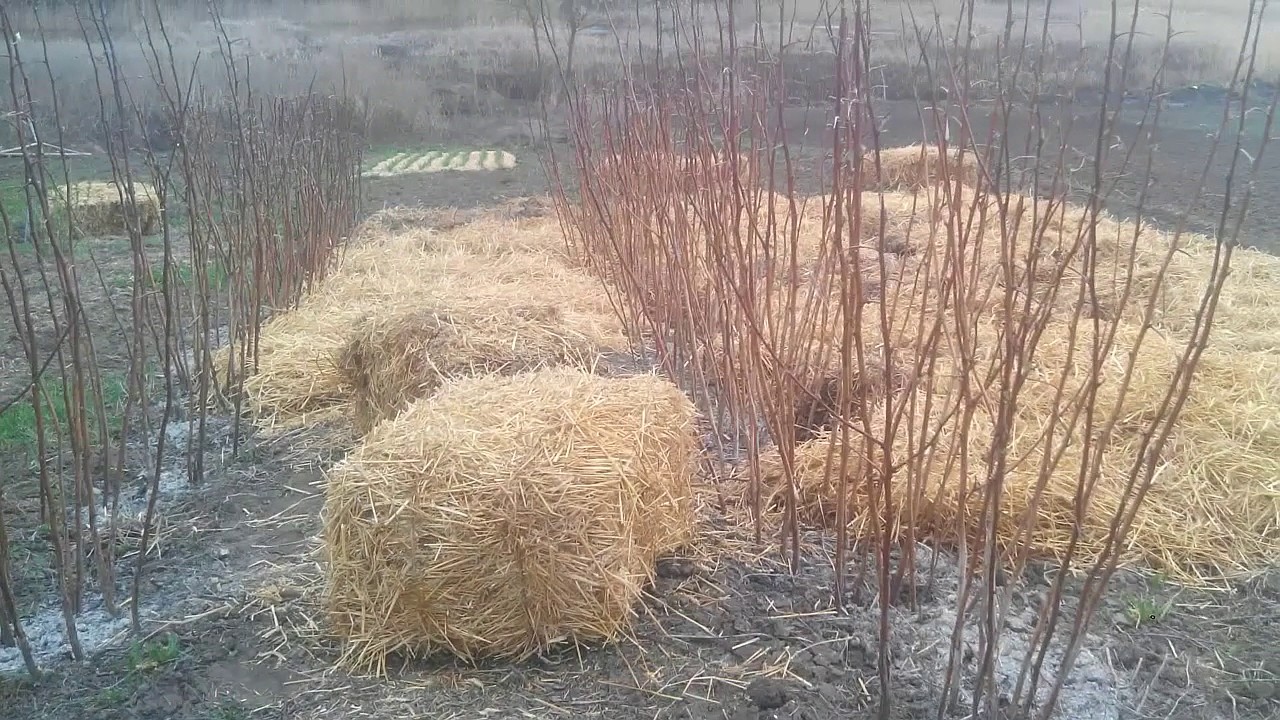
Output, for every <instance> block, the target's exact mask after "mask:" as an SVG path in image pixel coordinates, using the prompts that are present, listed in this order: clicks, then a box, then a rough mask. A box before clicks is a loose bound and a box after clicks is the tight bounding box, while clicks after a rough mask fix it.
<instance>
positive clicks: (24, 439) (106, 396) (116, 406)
mask: <svg viewBox="0 0 1280 720" xmlns="http://www.w3.org/2000/svg"><path fill="white" fill-rule="evenodd" d="M41 390H42V392H41V397H40V411H41V416H42V417H43V419H44V423H45V432H46V438H52V437H53V433H55V432H56V430H55V428H56V427H58V426H62V427H66V423H67V406H66V398H67V392H66V388H65V387H63V385H62V383H60V382H57V383H52V382H46V383H43V384H42V386H41ZM125 395H126V390H125V383H124V380H122V379H120V378H104V379H103V381H102V402H103V405H104V406H105V408H106V413H107V417H106V422H107V425H108V426H109V427H111V426H114V425H115V424H116V423H117V421H118V420H119V418H120V413H121V412H122V411H123V410H124V400H125ZM89 412H90V417H89V424H90V426H91V427H92V426H93V425H96V424H97V422H98V418H97V417H96V416H94V415H93V413H94V412H95V408H93V407H90V408H89ZM35 446H36V409H35V407H34V406H33V405H32V403H31V397H30V395H28V396H27V397H26V398H24V399H23V400H20V401H18V402H17V403H15V404H14V405H13V406H12V407H10V408H9V409H7V410H5V411H4V412H3V413H0V451H20V450H28V451H29V450H33V449H34V448H35Z"/></svg>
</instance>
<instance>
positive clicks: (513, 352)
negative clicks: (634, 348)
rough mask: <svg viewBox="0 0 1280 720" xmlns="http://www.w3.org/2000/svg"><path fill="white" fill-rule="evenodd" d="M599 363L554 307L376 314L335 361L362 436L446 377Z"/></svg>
mask: <svg viewBox="0 0 1280 720" xmlns="http://www.w3.org/2000/svg"><path fill="white" fill-rule="evenodd" d="M600 359H601V349H600V347H599V346H598V345H596V342H595V339H594V338H592V337H589V336H587V335H586V334H584V333H582V332H581V331H578V330H575V329H574V328H573V327H571V326H569V325H568V324H566V323H565V322H564V319H563V318H562V317H561V316H560V311H559V310H558V309H557V308H556V307H555V306H551V305H543V306H537V305H529V306H524V307H511V308H506V307H499V308H495V309H492V310H483V309H481V310H480V311H474V310H473V311H471V312H450V311H448V310H447V309H446V310H435V309H432V308H423V309H415V310H409V311H405V312H402V313H400V314H394V315H390V314H378V315H375V316H373V317H371V318H370V319H369V320H368V321H366V322H365V323H364V324H363V325H362V326H360V327H359V328H358V329H357V330H356V333H355V335H354V336H353V337H352V338H351V340H350V342H349V343H348V344H347V346H346V347H345V348H343V349H342V351H341V352H340V353H339V354H338V360H337V363H338V367H339V368H340V369H341V370H342V372H343V374H344V375H345V377H346V380H347V382H348V383H350V385H351V387H352V388H353V389H354V398H353V401H352V416H353V417H352V419H353V423H354V425H355V429H356V431H357V432H359V433H366V432H368V431H369V430H370V429H371V428H372V427H373V426H374V425H375V424H377V423H378V422H379V421H381V420H384V419H386V418H388V417H393V416H394V415H395V414H396V413H398V412H400V411H401V410H403V409H404V408H405V407H406V406H407V405H408V404H409V403H410V402H412V401H414V400H416V399H418V398H420V397H424V396H426V395H429V394H431V393H432V392H433V391H434V390H435V389H436V388H437V387H439V386H440V385H441V384H442V383H443V382H445V381H446V380H449V379H455V378H458V377H462V376H466V375H482V374H490V373H498V374H513V373H518V372H525V371H530V370H537V369H540V368H542V367H550V366H556V365H569V366H573V367H578V368H582V369H585V370H591V369H594V368H595V367H597V364H598V362H599V361H600Z"/></svg>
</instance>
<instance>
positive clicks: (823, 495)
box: [762, 322, 1280, 583]
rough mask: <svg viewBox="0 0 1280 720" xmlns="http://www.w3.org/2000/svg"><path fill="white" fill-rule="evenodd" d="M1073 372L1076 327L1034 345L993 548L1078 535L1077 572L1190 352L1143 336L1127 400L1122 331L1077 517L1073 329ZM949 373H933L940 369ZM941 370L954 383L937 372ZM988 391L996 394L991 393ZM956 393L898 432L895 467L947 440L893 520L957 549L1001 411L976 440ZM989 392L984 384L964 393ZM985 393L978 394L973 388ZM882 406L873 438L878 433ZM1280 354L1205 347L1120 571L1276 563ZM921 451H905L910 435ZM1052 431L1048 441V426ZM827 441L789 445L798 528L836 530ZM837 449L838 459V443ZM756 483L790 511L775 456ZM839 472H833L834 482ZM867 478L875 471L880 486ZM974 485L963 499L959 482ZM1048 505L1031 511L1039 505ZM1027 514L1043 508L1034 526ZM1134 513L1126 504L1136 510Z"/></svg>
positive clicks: (1053, 550) (858, 489)
mask: <svg viewBox="0 0 1280 720" xmlns="http://www.w3.org/2000/svg"><path fill="white" fill-rule="evenodd" d="M1079 333H1080V337H1079V338H1078V339H1077V341H1076V350H1075V353H1074V357H1073V358H1072V359H1071V362H1070V364H1068V362H1067V356H1068V347H1069V343H1068V330H1067V328H1066V326H1065V325H1063V324H1055V325H1053V326H1051V327H1050V328H1049V330H1048V331H1047V332H1046V333H1045V336H1044V337H1043V338H1042V340H1041V342H1040V344H1039V345H1038V346H1037V347H1038V351H1037V363H1036V364H1037V369H1036V371H1035V372H1034V373H1033V375H1032V376H1031V378H1030V379H1029V381H1028V382H1027V384H1026V385H1025V386H1024V389H1023V392H1022V394H1021V396H1020V397H1019V399H1018V401H1017V411H1016V417H1015V420H1014V430H1013V437H1012V440H1011V442H1010V444H1009V463H1010V464H1009V467H1008V468H1007V469H1006V472H1005V475H1004V479H1003V497H1002V503H1001V506H1000V511H1001V512H1000V520H999V538H1000V542H1001V543H1002V545H1003V549H1004V550H1005V551H1006V552H1008V553H1013V552H1016V551H1018V550H1020V549H1022V548H1023V546H1029V547H1030V549H1031V550H1032V552H1033V553H1034V554H1036V555H1040V556H1047V557H1053V558H1061V557H1062V556H1063V553H1064V552H1065V549H1066V548H1067V545H1068V543H1069V542H1070V541H1071V538H1072V536H1073V534H1074V533H1075V532H1077V531H1079V533H1080V539H1079V543H1080V544H1079V546H1078V548H1077V562H1085V563H1088V562H1093V561H1094V560H1096V559H1097V557H1098V556H1099V554H1100V553H1101V552H1102V551H1103V549H1104V547H1105V543H1106V540H1107V537H1108V533H1109V531H1110V525H1111V522H1112V520H1113V518H1114V515H1115V513H1116V511H1117V509H1118V508H1119V507H1120V503H1121V501H1122V499H1123V498H1124V495H1125V486H1126V483H1127V482H1128V479H1129V473H1130V472H1131V470H1132V468H1133V465H1134V462H1135V461H1136V460H1137V459H1138V457H1139V453H1140V443H1141V439H1142V433H1143V432H1144V431H1145V430H1146V428H1147V427H1148V425H1149V423H1150V422H1151V420H1152V419H1153V418H1154V417H1155V413H1156V411H1157V408H1158V407H1159V404H1160V402H1161V401H1162V399H1163V397H1164V393H1165V392H1166V390H1167V389H1168V387H1169V384H1170V382H1171V381H1172V378H1173V374H1174V372H1175V371H1176V369H1177V366H1178V362H1179V355H1180V353H1181V350H1182V349H1183V347H1184V346H1183V344H1182V343H1181V342H1174V341H1171V340H1169V339H1167V338H1163V337H1161V336H1160V335H1158V334H1156V332H1155V331H1149V332H1148V333H1147V335H1146V337H1144V338H1143V340H1142V343H1141V345H1139V346H1138V347H1139V351H1138V352H1137V354H1136V355H1135V361H1134V371H1133V375H1132V378H1131V380H1130V384H1129V388H1128V391H1127V392H1126V394H1125V397H1124V400H1123V402H1122V403H1121V402H1120V399H1119V385H1120V382H1121V378H1122V375H1123V373H1124V370H1125V367H1126V365H1127V364H1128V362H1129V361H1128V353H1129V351H1130V349H1131V348H1133V347H1135V345H1136V344H1137V338H1136V330H1135V329H1133V328H1130V327H1126V326H1122V327H1121V328H1120V332H1119V334H1118V337H1117V340H1116V344H1115V346H1114V347H1113V348H1112V349H1111V350H1110V351H1109V352H1108V353H1107V354H1106V356H1105V359H1104V362H1103V364H1102V367H1103V370H1102V373H1101V376H1100V380H1101V385H1100V386H1099V388H1098V403H1097V406H1096V408H1097V410H1096V411H1097V413H1098V419H1097V421H1096V423H1095V425H1094V430H1093V434H1095V435H1096V434H1097V433H1098V432H1100V431H1101V429H1102V428H1103V426H1104V425H1105V424H1106V423H1107V422H1108V421H1109V419H1110V417H1111V414H1112V412H1113V411H1117V412H1116V418H1117V422H1116V425H1115V429H1114V432H1113V435H1112V437H1111V439H1110V441H1109V442H1108V443H1107V444H1106V445H1105V446H1103V447H1102V448H1100V449H1101V452H1102V453H1103V454H1102V461H1101V465H1100V466H1099V472H1098V474H1097V475H1096V476H1090V475H1089V474H1086V477H1091V479H1092V480H1093V482H1094V485H1093V491H1092V499H1091V501H1090V504H1089V505H1088V507H1087V508H1084V509H1083V512H1082V513H1081V516H1080V518H1079V519H1077V510H1078V509H1079V508H1078V507H1077V505H1078V504H1077V502H1076V491H1077V478H1078V477H1080V462H1081V459H1082V458H1081V455H1080V452H1081V439H1082V436H1083V433H1084V428H1083V426H1082V423H1083V421H1080V423H1079V424H1077V425H1076V426H1075V427H1074V428H1069V427H1065V425H1064V423H1065V422H1066V421H1065V420H1064V419H1063V418H1065V417H1067V416H1069V414H1070V411H1071V410H1072V409H1073V408H1075V407H1079V406H1080V403H1082V402H1083V400H1082V399H1079V400H1074V401H1073V400H1062V399H1058V398H1056V397H1055V386H1056V383H1057V381H1058V377H1059V376H1060V375H1061V373H1062V372H1063V370H1064V369H1066V368H1069V369H1070V372H1069V374H1068V378H1069V379H1068V381H1067V393H1066V397H1068V398H1070V397H1072V396H1073V395H1076V396H1077V397H1080V398H1082V397H1083V396H1082V395H1078V393H1081V392H1082V389H1083V388H1084V387H1085V386H1086V385H1087V383H1088V382H1089V380H1090V377H1089V367H1090V362H1089V361H1088V359H1087V357H1086V355H1087V353H1089V352H1090V347H1091V339H1090V338H1091V336H1092V334H1091V327H1090V326H1089V324H1088V323H1087V322H1086V323H1084V324H1083V325H1082V327H1081V328H1080V330H1079ZM981 334H982V335H983V336H985V338H986V342H994V330H993V329H992V328H990V327H987V328H985V329H984V330H983V331H982V333H981ZM945 366H946V363H945V362H940V368H944V367H945ZM938 372H939V373H945V372H946V370H945V369H940V370H939V371H938ZM985 387H986V392H985V394H987V395H990V394H992V393H994V392H996V386H995V385H994V384H990V385H986V386H985ZM950 389H951V388H949V387H948V384H947V382H946V380H945V379H940V384H939V385H937V386H936V390H935V391H934V399H933V402H934V412H933V414H932V415H933V416H932V417H925V416H923V415H921V414H920V408H922V407H923V404H922V403H923V398H922V397H921V398H916V405H914V406H913V410H911V411H908V413H907V416H906V418H905V420H904V425H903V427H902V428H901V429H900V430H899V434H898V435H897V436H896V437H895V438H894V442H893V447H894V453H895V457H896V458H897V461H903V460H905V459H906V458H907V457H908V456H909V455H911V454H912V451H913V450H914V451H915V452H916V453H919V452H920V451H921V447H922V446H921V445H920V438H921V437H924V436H925V434H926V433H932V432H939V431H940V435H939V441H938V443H937V445H936V446H935V447H932V448H930V449H928V450H926V451H924V452H923V454H922V455H920V456H919V457H920V459H921V461H920V464H916V465H913V466H911V467H904V468H903V469H901V470H899V471H898V472H897V475H896V476H895V479H894V482H895V486H896V487H897V490H895V493H896V494H897V497H898V498H899V501H900V503H901V504H899V505H897V514H896V516H895V517H894V518H892V520H893V521H894V523H895V525H896V527H897V528H899V529H900V528H902V527H905V525H906V524H908V523H909V524H910V525H911V526H912V527H914V528H915V529H916V531H917V532H918V533H921V534H928V535H932V536H934V537H935V538H937V539H940V540H943V541H954V540H956V539H958V533H960V532H976V531H977V530H978V529H979V528H978V527H977V522H978V513H979V511H980V503H981V498H982V488H983V487H984V484H985V481H986V471H987V465H986V457H985V452H986V451H987V448H988V444H989V443H990V438H991V437H992V432H993V427H994V423H995V418H994V416H993V415H992V412H994V408H992V409H990V410H989V409H987V408H986V407H985V406H983V405H982V404H979V408H978V411H977V413H976V415H975V416H974V418H973V426H972V427H971V429H970V430H969V433H968V435H967V438H968V440H967V444H966V440H965V438H964V437H962V436H961V434H960V433H959V431H958V427H957V425H956V423H957V422H959V418H958V417H951V418H949V419H948V420H946V421H945V422H943V421H942V420H941V419H940V417H939V414H940V413H941V412H943V410H942V408H943V407H944V406H945V402H946V401H945V398H946V397H947V393H948V391H949V390H950ZM969 392H971V393H980V390H979V389H978V388H977V387H974V388H971V389H970V390H969ZM980 394H981V393H980ZM883 413H884V407H883V406H881V407H880V408H879V410H878V411H877V417H876V418H875V420H874V421H873V425H872V427H873V432H878V433H879V434H880V435H883V430H882V428H883V424H882V423H883ZM1277 418H1280V356H1278V355H1275V354H1269V353H1248V352H1239V353H1236V352H1224V351H1222V350H1219V349H1215V348H1211V349H1210V350H1209V351H1208V352H1206V354H1205V355H1204V357H1203V358H1202V360H1201V365H1200V368H1199V370H1198V372H1197V375H1196V382H1195V384H1193V386H1192V389H1191V392H1190V396H1189V399H1188V402H1187V405H1186V407H1185V409H1184V410H1183V413H1182V415H1181V417H1180V418H1179V421H1178V423H1177V424H1176V425H1175V427H1174V431H1173V435H1172V436H1171V438H1170V442H1169V444H1168V445H1167V446H1166V448H1165V450H1164V453H1163V454H1162V455H1161V457H1160V458H1159V462H1158V468H1157V472H1156V476H1155V479H1154V481H1153V483H1152V486H1151V489H1150V491H1149V492H1148V493H1147V495H1146V497H1145V498H1144V499H1143V502H1142V505H1141V506H1140V507H1139V508H1138V511H1137V513H1136V514H1135V516H1134V522H1133V527H1132V529H1131V530H1130V532H1129V533H1128V537H1127V540H1126V543H1125V545H1124V546H1123V547H1121V548H1119V552H1120V556H1121V560H1122V562H1124V563H1128V564H1135V563H1142V564H1147V565H1149V566H1152V567H1155V568H1158V569H1160V570H1162V571H1164V572H1166V573H1167V574H1169V575H1170V576H1172V577H1175V578H1177V579H1179V580H1181V581H1184V582H1189V583H1214V582H1218V581H1220V580H1222V579H1225V578H1231V577H1240V576H1245V575H1248V574H1249V573H1250V572H1252V571H1254V570H1256V569H1257V568H1259V567H1262V566H1265V565H1266V564H1267V563H1269V562H1271V561H1272V560H1273V559H1274V558H1275V557H1277V556H1280V423H1278V422H1277ZM908 425H909V426H911V427H912V428H913V429H914V432H915V433H916V440H915V441H914V443H912V444H911V445H908V442H907V439H906V432H907V430H906V427H907V426H908ZM1051 430H1052V434H1050V431H1051ZM1066 437H1069V438H1070V444H1069V445H1068V446H1067V448H1066V450H1065V452H1063V453H1062V456H1061V460H1060V461H1059V462H1058V464H1057V465H1056V467H1054V468H1053V470H1052V471H1051V472H1050V473H1049V474H1048V475H1047V476H1042V474H1041V472H1040V463H1041V462H1042V460H1043V459H1044V457H1045V453H1046V451H1048V450H1051V449H1052V450H1054V451H1055V452H1056V451H1057V450H1058V448H1059V447H1060V446H1061V444H1062V443H1063V441H1064V438H1066ZM830 447H831V440H830V435H828V434H821V435H819V436H818V437H816V438H815V439H813V440H811V441H809V442H806V443H801V444H799V445H798V446H797V447H796V451H795V453H796V460H795V467H796V476H795V481H796V485H797V488H798V493H799V510H800V515H801V518H802V520H803V521H805V522H807V523H809V524H812V525H816V526H820V527H832V526H833V525H832V524H833V523H834V521H835V508H836V484H835V478H834V477H827V476H826V473H825V463H826V461H827V457H828V452H829V450H830ZM966 449H967V452H968V453H969V456H968V460H967V462H968V463H969V467H970V471H969V473H968V475H967V477H966V478H961V477H960V476H959V473H958V464H957V463H958V460H959V457H960V453H961V452H962V451H965V450H966ZM862 450H863V443H862V441H861V438H860V437H859V436H855V439H854V440H853V441H852V443H851V446H850V448H849V452H850V454H851V461H850V464H849V475H848V477H849V481H848V486H847V491H848V492H849V498H850V499H849V510H848V515H847V517H848V518H849V521H850V524H851V527H852V528H853V530H854V532H856V533H864V532H869V526H868V523H869V521H870V516H868V514H867V510H868V509H869V504H868V502H867V499H866V496H865V492H866V490H865V489H866V487H867V486H866V479H865V477H863V476H862V475H861V474H860V473H859V472H858V468H859V467H861V462H862V456H861V453H862ZM835 452H836V453H837V455H836V456H835V457H836V458H838V453H839V452H840V448H839V445H838V443H837V445H836V448H835ZM762 467H763V468H764V471H765V474H764V477H763V478H762V482H763V483H764V486H765V487H766V488H769V492H770V493H771V497H772V499H773V500H772V506H773V509H774V510H781V509H782V508H783V507H784V505H783V504H782V503H781V502H780V501H781V500H782V499H783V498H784V497H785V494H784V486H783V485H781V484H780V483H781V481H782V478H783V477H784V476H783V474H782V466H781V459H780V457H779V456H778V454H777V451H776V449H774V450H771V451H769V452H768V453H766V455H765V456H764V457H763V458H762ZM837 467H838V459H837V460H836V461H834V462H833V465H832V468H833V470H832V475H833V476H834V473H835V469H836V468H837ZM873 477H874V475H873ZM962 480H963V481H964V482H965V484H966V486H967V487H965V488H963V489H962V488H961V487H960V486H961V481H962ZM1037 493H1038V494H1039V496H1040V497H1039V499H1038V500H1036V499H1035V498H1036V495H1037ZM1033 502H1034V504H1036V505H1037V506H1038V511H1037V512H1036V513H1035V515H1034V516H1033V517H1031V518H1028V517H1026V513H1027V511H1028V509H1029V508H1031V507H1032V505H1033ZM1130 502H1132V501H1130ZM1026 522H1030V527H1031V531H1030V532H1031V534H1030V536H1029V538H1026V539H1019V538H1018V535H1017V533H1018V530H1017V529H1018V527H1019V525H1021V524H1023V523H1026Z"/></svg>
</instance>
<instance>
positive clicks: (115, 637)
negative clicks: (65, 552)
mask: <svg viewBox="0 0 1280 720" xmlns="http://www.w3.org/2000/svg"><path fill="white" fill-rule="evenodd" d="M182 402H183V400H181V399H177V398H175V403H176V404H181V403H182ZM207 423H208V424H207V427H206V432H207V435H208V442H209V447H206V448H205V456H206V467H214V466H216V465H217V462H218V455H219V452H220V450H221V449H223V448H224V447H225V446H226V445H227V444H229V442H230V429H231V424H230V421H229V420H228V419H226V418H222V417H218V416H210V417H209V418H208V421H207ZM189 432H190V428H189V427H188V424H187V421H186V419H178V418H174V419H171V420H170V422H169V425H168V426H167V427H166V428H165V461H164V464H163V467H162V468H161V471H160V477H159V484H158V487H159V494H158V499H157V501H156V516H157V517H162V516H163V515H164V514H165V512H166V510H167V509H168V508H169V507H171V506H172V505H173V504H174V503H176V502H178V501H181V500H182V499H184V498H185V497H187V496H188V495H189V494H190V493H191V492H192V491H193V489H192V488H191V486H190V485H189V484H188V482H187V457H186V449H187V437H188V434H189ZM149 445H150V447H149V448H147V449H145V450H143V449H141V448H137V447H135V448H133V450H135V451H137V454H138V455H139V456H140V457H145V458H146V459H147V465H148V467H151V468H154V462H155V449H156V444H155V440H154V439H152V441H151V442H150V444H149ZM149 483H150V475H149V473H148V474H143V475H140V476H136V477H133V478H129V477H126V478H125V482H124V487H122V488H121V492H120V500H119V506H118V508H117V512H116V523H117V527H118V528H120V529H121V530H122V531H123V530H126V529H128V528H137V527H140V526H141V521H142V519H143V517H144V516H145V513H146V509H147V496H146V493H145V492H138V490H139V489H141V488H144V487H149ZM197 490H198V491H201V492H207V491H208V490H209V488H208V487H201V488H198V489H197ZM98 510H99V515H100V516H99V518H98V528H99V531H100V532H102V531H104V530H105V528H106V527H108V518H107V517H106V515H107V513H106V512H104V511H102V509H101V508H99V509H98ZM86 532H87V530H86ZM135 567H136V560H135V558H134V556H130V557H127V558H125V559H122V560H117V563H116V580H117V585H118V588H117V593H116V597H117V602H118V603H122V602H123V601H124V600H125V599H127V598H128V596H129V588H130V586H131V582H132V578H133V572H134V568H135ZM192 579H194V578H192ZM190 599H191V595H190V593H186V592H184V591H182V590H181V588H179V589H178V591H177V592H167V593H166V592H151V593H143V602H142V604H141V608H140V612H139V614H140V615H141V617H142V620H143V623H144V625H145V624H146V623H147V622H148V621H149V620H154V619H160V618H167V617H172V616H173V615H174V614H175V613H177V612H178V610H179V608H181V606H182V605H183V604H184V603H185V602H187V601H188V600H190ZM21 625H22V630H23V632H24V633H25V634H26V637H27V642H28V643H29V644H30V646H31V652H32V655H33V656H34V657H35V661H36V664H37V665H39V666H41V667H48V666H50V665H52V664H54V663H56V662H59V661H62V660H66V659H69V658H70V653H71V647H70V645H69V643H68V640H67V636H66V635H67V634H66V626H65V624H64V621H63V614H62V607H61V605H60V603H59V602H58V599H57V597H56V596H55V595H53V594H50V595H49V596H48V597H46V598H44V599H43V600H42V601H41V602H40V603H39V604H38V605H37V606H35V607H32V608H29V609H28V610H27V612H25V613H23V615H22V617H21ZM75 625H76V633H77V635H78V636H79V639H80V647H81V649H82V650H83V651H84V653H85V654H86V655H92V654H94V653H96V652H99V651H102V650H105V649H108V648H112V647H119V646H120V645H121V644H122V643H124V642H125V641H126V640H127V639H128V638H130V635H131V634H130V632H129V630H130V628H129V611H128V608H127V607H124V608H121V616H120V617H112V616H111V615H110V614H108V613H107V611H106V607H105V605H104V603H103V601H102V597H101V594H100V591H99V589H98V587H97V585H96V584H95V583H92V582H90V583H87V584H86V587H85V594H84V606H83V607H82V609H81V612H80V614H79V615H78V616H77V617H76V618H75ZM25 672H26V665H25V664H24V662H23V658H22V653H21V652H20V650H19V649H18V648H17V647H12V648H9V647H0V675H5V674H9V673H25Z"/></svg>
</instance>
